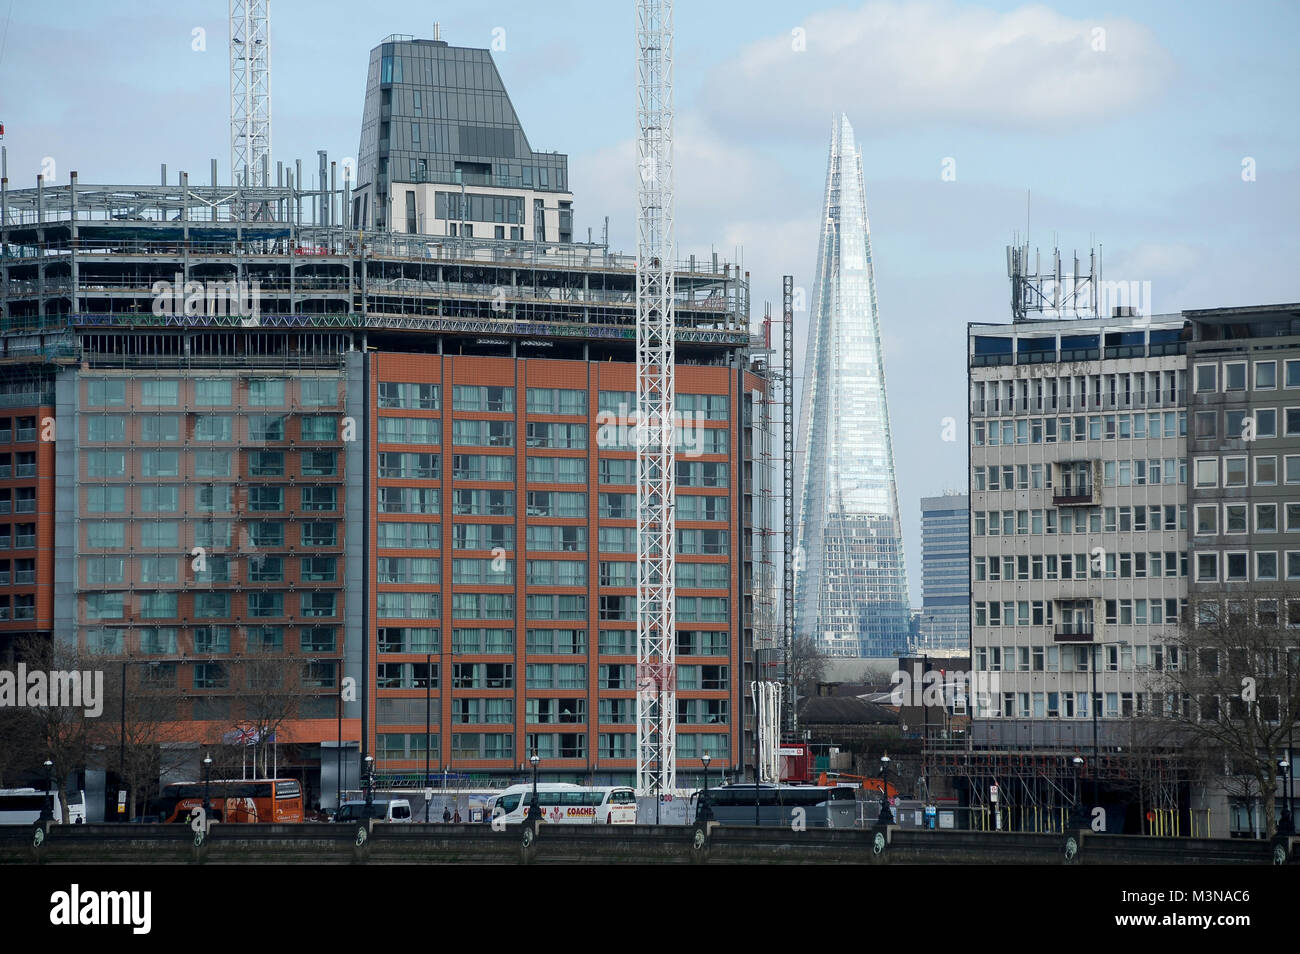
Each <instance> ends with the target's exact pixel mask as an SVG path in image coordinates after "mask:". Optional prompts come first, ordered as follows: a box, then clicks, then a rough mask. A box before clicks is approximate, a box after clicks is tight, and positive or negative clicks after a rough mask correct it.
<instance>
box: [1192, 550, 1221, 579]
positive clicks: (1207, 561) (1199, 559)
mask: <svg viewBox="0 0 1300 954" xmlns="http://www.w3.org/2000/svg"><path fill="white" fill-rule="evenodd" d="M1218 578H1219V555H1218V554H1217V553H1198V554H1196V580H1197V582H1198V583H1199V582H1206V581H1208V582H1213V581H1214V580H1217V579H1218Z"/></svg>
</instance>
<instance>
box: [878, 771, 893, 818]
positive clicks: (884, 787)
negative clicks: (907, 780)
mask: <svg viewBox="0 0 1300 954" xmlns="http://www.w3.org/2000/svg"><path fill="white" fill-rule="evenodd" d="M893 823H894V815H893V813H892V812H891V811H890V810H889V756H888V755H882V756H881V757H880V817H879V818H878V819H876V824H877V825H880V826H881V827H882V828H883V827H885V826H887V825H892V824H893Z"/></svg>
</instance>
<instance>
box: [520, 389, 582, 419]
mask: <svg viewBox="0 0 1300 954" xmlns="http://www.w3.org/2000/svg"><path fill="white" fill-rule="evenodd" d="M527 400H528V405H527V407H528V412H529V413H530V414H584V415H585V414H586V413H587V392H586V391H584V390H578V389H568V388H529V389H528V393H527Z"/></svg>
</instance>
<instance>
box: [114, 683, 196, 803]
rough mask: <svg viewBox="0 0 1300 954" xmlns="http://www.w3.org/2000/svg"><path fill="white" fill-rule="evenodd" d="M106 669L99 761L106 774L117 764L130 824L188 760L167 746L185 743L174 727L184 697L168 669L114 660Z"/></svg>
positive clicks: (187, 737) (177, 726)
mask: <svg viewBox="0 0 1300 954" xmlns="http://www.w3.org/2000/svg"><path fill="white" fill-rule="evenodd" d="M105 666H106V669H107V674H108V678H107V679H106V696H107V699H106V707H105V714H104V720H105V725H104V733H103V735H104V738H105V751H104V757H105V762H106V763H107V765H108V767H109V768H112V767H113V766H114V765H115V764H116V767H117V772H118V775H119V778H120V782H121V784H122V785H123V786H124V787H125V789H126V792H127V806H126V810H127V813H128V814H127V817H128V818H134V817H135V813H136V808H137V806H138V805H140V804H142V803H144V802H147V801H148V800H149V799H150V798H153V797H154V796H156V795H157V794H158V785H159V780H160V779H161V778H162V776H163V775H164V774H166V773H168V772H170V771H172V770H173V769H175V768H178V767H180V765H182V764H183V763H184V761H185V760H186V758H187V757H188V753H187V752H186V750H184V749H182V748H180V747H178V746H176V745H173V744H171V743H180V742H186V741H190V735H189V733H188V732H187V731H185V730H184V727H183V726H182V724H181V723H180V722H179V721H178V720H179V711H178V710H179V706H180V704H181V702H182V700H183V699H184V693H182V692H181V690H180V689H179V687H178V686H177V684H176V679H175V670H174V668H173V667H172V666H171V665H170V664H167V663H151V664H148V665H140V664H139V663H138V662H136V661H129V660H124V659H117V660H106V661H105ZM169 676H170V679H169V678H168V677H169Z"/></svg>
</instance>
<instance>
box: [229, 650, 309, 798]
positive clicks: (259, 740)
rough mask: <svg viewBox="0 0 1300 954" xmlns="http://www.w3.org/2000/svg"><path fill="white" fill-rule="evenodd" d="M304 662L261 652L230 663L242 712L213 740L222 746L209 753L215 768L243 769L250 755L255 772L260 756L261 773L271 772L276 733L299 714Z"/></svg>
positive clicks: (231, 678) (230, 770)
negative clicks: (272, 750) (265, 654)
mask: <svg viewBox="0 0 1300 954" xmlns="http://www.w3.org/2000/svg"><path fill="white" fill-rule="evenodd" d="M302 665H303V663H302V662H301V660H297V659H290V658H288V657H283V656H261V655H258V656H246V657H244V658H242V659H237V660H234V661H232V662H231V663H230V664H229V669H230V673H231V676H230V680H231V685H232V686H234V687H236V688H237V689H238V696H237V701H238V702H239V703H241V706H240V714H239V715H238V716H236V717H235V718H234V719H233V720H232V722H231V724H230V726H231V727H230V730H229V731H227V732H224V733H223V734H222V738H221V739H220V740H217V739H213V740H211V742H212V744H214V745H217V744H218V743H219V744H220V746H221V748H220V749H219V750H216V751H214V752H212V753H210V754H211V755H212V758H213V763H214V768H215V767H216V765H217V764H218V763H220V766H221V770H222V771H223V772H232V773H233V772H234V770H235V768H236V766H238V767H239V769H240V771H241V772H242V771H243V770H244V769H245V768H246V767H247V762H248V758H249V756H251V757H252V762H253V771H254V774H255V775H256V774H258V762H259V759H260V762H261V774H262V775H267V774H269V772H270V769H271V762H272V759H271V756H270V752H271V746H273V745H276V744H278V740H277V739H276V733H277V732H279V730H280V729H281V728H282V727H283V726H284V724H285V723H286V722H287V721H289V720H290V719H293V718H295V717H296V716H297V715H298V711H299V708H300V705H301V702H302V693H303V688H302V682H303V679H302V672H301V669H300V667H301V666H302ZM232 715H233V713H232ZM225 777H226V778H231V777H234V776H233V775H226V776H225Z"/></svg>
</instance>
